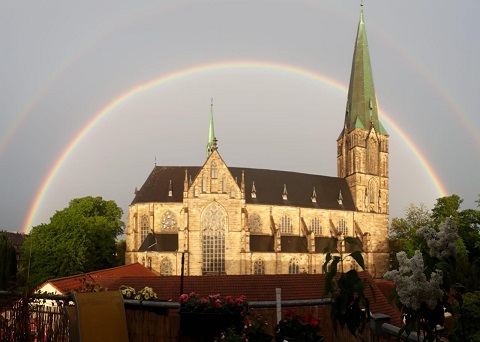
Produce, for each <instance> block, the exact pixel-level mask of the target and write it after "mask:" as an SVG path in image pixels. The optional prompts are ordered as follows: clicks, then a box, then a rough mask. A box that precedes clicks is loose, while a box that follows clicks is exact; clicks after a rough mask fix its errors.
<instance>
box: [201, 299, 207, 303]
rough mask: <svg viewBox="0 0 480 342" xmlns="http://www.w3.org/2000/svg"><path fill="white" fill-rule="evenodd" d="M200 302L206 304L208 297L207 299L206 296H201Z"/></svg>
mask: <svg viewBox="0 0 480 342" xmlns="http://www.w3.org/2000/svg"><path fill="white" fill-rule="evenodd" d="M200 303H202V304H207V303H208V299H207V298H202V300H201V301H200Z"/></svg>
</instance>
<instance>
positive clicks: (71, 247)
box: [22, 196, 124, 289]
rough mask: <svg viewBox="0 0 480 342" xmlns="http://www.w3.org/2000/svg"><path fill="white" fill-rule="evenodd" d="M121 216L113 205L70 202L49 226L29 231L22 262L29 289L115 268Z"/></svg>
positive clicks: (97, 201)
mask: <svg viewBox="0 0 480 342" xmlns="http://www.w3.org/2000/svg"><path fill="white" fill-rule="evenodd" d="M122 214H123V211H122V209H121V208H119V207H118V206H117V204H116V203H115V202H114V201H106V200H103V199H102V198H101V197H91V196H88V197H83V198H77V199H73V200H72V201H70V203H69V206H68V207H67V208H65V209H63V210H61V211H57V212H56V213H55V214H54V215H53V216H52V217H51V218H50V223H48V224H41V225H39V226H36V227H33V228H32V231H31V232H30V235H29V237H28V238H27V239H26V241H25V244H24V256H23V258H22V261H23V262H24V267H23V269H24V270H25V272H26V273H27V274H26V278H27V279H29V286H30V289H33V288H34V287H36V286H38V285H40V284H41V283H42V282H44V281H46V280H48V279H51V278H58V277H65V276H70V275H75V274H79V273H85V272H91V271H95V270H99V269H104V268H109V267H113V266H115V265H116V258H115V253H116V245H115V239H116V237H117V236H118V235H120V234H122V233H123V230H124V223H123V222H122V221H121V220H120V219H121V217H122Z"/></svg>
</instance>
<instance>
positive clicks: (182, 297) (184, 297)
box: [178, 293, 188, 304]
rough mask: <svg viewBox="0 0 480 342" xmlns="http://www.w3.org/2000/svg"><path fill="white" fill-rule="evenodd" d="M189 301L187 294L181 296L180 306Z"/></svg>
mask: <svg viewBox="0 0 480 342" xmlns="http://www.w3.org/2000/svg"><path fill="white" fill-rule="evenodd" d="M187 299H188V295H187V294H186V293H184V294H182V295H181V296H180V298H178V302H179V303H180V304H184V303H185V302H186V301H187Z"/></svg>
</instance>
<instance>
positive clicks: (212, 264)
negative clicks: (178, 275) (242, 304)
mask: <svg viewBox="0 0 480 342" xmlns="http://www.w3.org/2000/svg"><path fill="white" fill-rule="evenodd" d="M226 223H227V217H226V213H225V210H224V209H223V208H222V207H220V206H219V205H218V204H215V203H214V204H212V205H210V206H209V207H208V208H207V209H206V210H205V212H204V214H203V217H202V231H203V273H204V274H206V273H216V274H222V273H225V228H226Z"/></svg>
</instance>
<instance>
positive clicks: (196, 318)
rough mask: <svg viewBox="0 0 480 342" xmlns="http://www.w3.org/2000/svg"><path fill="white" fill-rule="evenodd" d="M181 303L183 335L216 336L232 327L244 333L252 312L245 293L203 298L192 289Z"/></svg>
mask: <svg viewBox="0 0 480 342" xmlns="http://www.w3.org/2000/svg"><path fill="white" fill-rule="evenodd" d="M178 302H179V303H180V310H179V314H180V330H181V331H182V334H184V335H186V336H197V337H202V338H204V339H208V338H211V339H213V337H214V336H218V335H219V334H220V333H221V332H223V331H226V330H227V329H228V328H233V329H234V330H235V331H236V332H241V330H242V328H243V318H244V316H245V315H246V314H247V311H248V305H247V302H246V298H245V296H244V295H242V296H240V297H238V298H233V297H232V296H225V297H222V296H221V295H220V294H215V295H209V296H207V297H200V296H199V295H198V294H197V293H195V292H192V293H190V294H182V295H181V296H180V298H179V299H178Z"/></svg>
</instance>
